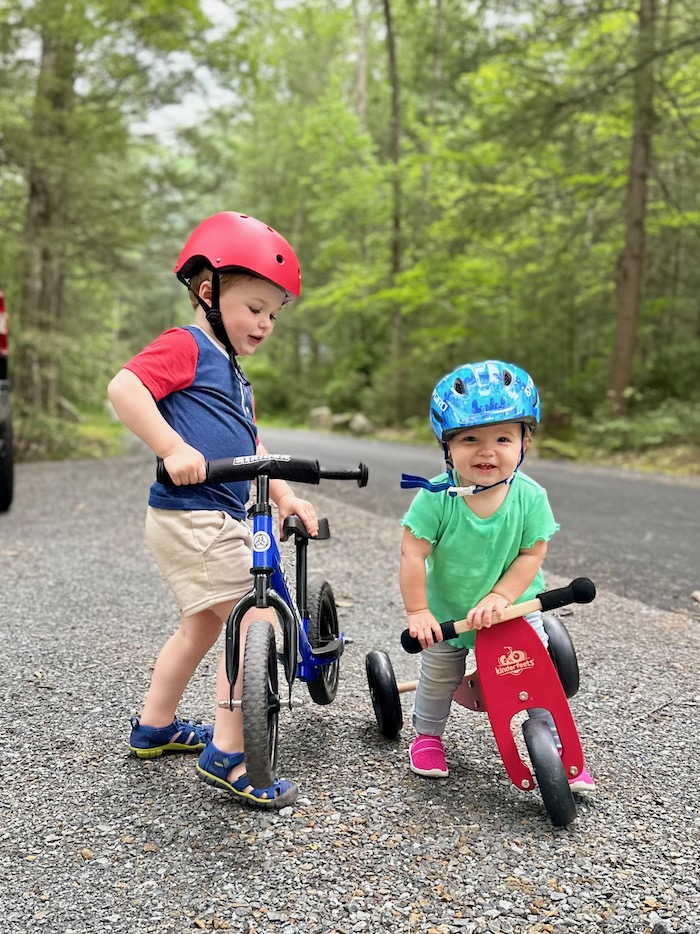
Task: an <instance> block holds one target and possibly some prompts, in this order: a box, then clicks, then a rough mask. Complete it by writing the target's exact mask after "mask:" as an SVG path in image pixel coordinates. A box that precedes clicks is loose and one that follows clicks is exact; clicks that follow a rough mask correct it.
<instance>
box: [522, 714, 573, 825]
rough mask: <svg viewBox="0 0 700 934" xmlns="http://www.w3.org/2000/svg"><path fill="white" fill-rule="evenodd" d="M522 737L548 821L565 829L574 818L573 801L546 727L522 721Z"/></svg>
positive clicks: (550, 732) (540, 721)
mask: <svg viewBox="0 0 700 934" xmlns="http://www.w3.org/2000/svg"><path fill="white" fill-rule="evenodd" d="M523 736H524V737H525V745H526V746H527V751H528V753H529V755H530V761H531V762H532V768H533V771H534V773H535V778H536V779H537V785H538V787H539V789H540V794H541V795H542V800H543V801H544V806H545V808H546V809H547V814H548V815H549V819H550V820H551V822H552V823H553V824H554V826H555V827H566V825H567V824H570V823H571V821H572V820H574V819H575V817H576V802H575V801H574V796H573V794H572V791H571V788H570V787H569V782H568V779H567V777H566V771H565V770H564V765H563V763H562V761H561V756H560V755H559V750H558V749H557V744H556V743H555V742H554V737H553V736H552V731H551V729H550V728H549V724H548V723H546V722H545V721H543V720H533V719H529V720H526V721H525V722H524V723H523Z"/></svg>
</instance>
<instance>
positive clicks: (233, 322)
mask: <svg viewBox="0 0 700 934" xmlns="http://www.w3.org/2000/svg"><path fill="white" fill-rule="evenodd" d="M199 294H200V295H201V297H202V298H203V299H204V300H205V301H206V302H211V283H210V282H203V283H202V285H201V287H200V291H199ZM283 302H284V292H283V291H282V289H278V288H277V286H276V285H273V284H272V283H271V282H267V281H266V280H265V279H257V278H254V277H252V276H237V277H236V278H235V279H234V280H233V281H232V282H230V283H229V284H227V285H226V286H222V289H221V296H220V300H219V308H220V309H221V320H222V322H223V325H224V327H225V328H226V333H227V334H228V338H229V340H230V341H231V344H232V345H233V347H234V349H235V351H236V354H237V355H238V356H239V357H248V356H250V355H251V354H254V353H255V351H256V350H257V349H258V347H259V346H260V345H261V344H262V342H263V341H264V340H266V339H267V338H268V337H269V336H270V334H272V331H273V329H274V327H275V319H276V316H277V313H278V312H279V310H280V308H281V307H282V304H283ZM203 316H204V313H203V312H202V317H203Z"/></svg>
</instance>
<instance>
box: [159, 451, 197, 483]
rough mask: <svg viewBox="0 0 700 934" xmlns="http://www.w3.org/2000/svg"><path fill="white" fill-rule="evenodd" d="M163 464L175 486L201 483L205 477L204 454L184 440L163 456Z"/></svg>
mask: <svg viewBox="0 0 700 934" xmlns="http://www.w3.org/2000/svg"><path fill="white" fill-rule="evenodd" d="M163 464H164V465H165V469H166V470H167V471H168V473H169V474H170V477H171V479H172V481H173V483H174V484H175V486H183V485H184V484H187V483H203V482H204V480H206V479H207V467H206V461H205V459H204V455H203V454H202V453H201V452H200V451H198V450H197V449H196V448H193V447H191V445H189V444H185V442H184V441H183V442H182V443H181V444H178V445H177V447H175V448H174V450H172V451H171V452H170V454H167V455H166V456H165V457H164V458H163Z"/></svg>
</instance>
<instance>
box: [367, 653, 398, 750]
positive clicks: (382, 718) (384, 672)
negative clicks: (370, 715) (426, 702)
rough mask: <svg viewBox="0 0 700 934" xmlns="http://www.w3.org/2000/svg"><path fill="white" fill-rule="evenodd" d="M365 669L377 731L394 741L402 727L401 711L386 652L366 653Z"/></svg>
mask: <svg viewBox="0 0 700 934" xmlns="http://www.w3.org/2000/svg"><path fill="white" fill-rule="evenodd" d="M365 669H366V671H367V683H368V684H369V694H370V697H371V699H372V706H373V707H374V715H375V717H376V718H377V726H378V727H379V731H380V733H381V734H382V736H384V737H385V738H386V739H396V737H397V736H398V735H399V733H400V732H401V727H402V726H403V711H402V710H401V698H400V696H399V688H398V685H397V684H396V675H395V674H394V669H393V667H392V664H391V659H390V658H389V656H388V655H387V653H386V652H380V651H376V650H375V651H373V652H368V653H367V656H366V657H365Z"/></svg>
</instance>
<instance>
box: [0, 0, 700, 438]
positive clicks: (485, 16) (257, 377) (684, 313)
mask: <svg viewBox="0 0 700 934" xmlns="http://www.w3.org/2000/svg"><path fill="white" fill-rule="evenodd" d="M656 6H657V12H658V17H659V29H658V31H657V32H658V49H657V55H656V57H655V60H654V77H655V81H656V90H655V94H656V97H655V112H656V125H655V128H654V134H653V140H652V155H653V173H652V177H651V178H650V180H649V197H648V202H649V203H648V221H647V254H646V263H645V282H644V295H643V302H642V307H641V314H640V319H639V324H638V328H637V333H636V335H635V351H636V353H635V369H634V374H633V382H632V386H631V387H630V400H631V404H632V412H631V417H630V419H628V420H626V421H625V423H620V424H615V423H611V422H609V421H608V420H607V419H606V417H605V415H604V414H603V413H604V411H605V400H606V387H607V384H608V375H609V374H608V369H609V360H610V353H611V346H612V340H613V334H614V332H615V324H616V314H617V296H616V284H617V276H618V264H619V257H620V253H621V249H622V246H623V242H624V234H625V216H624V198H625V188H626V184H627V178H628V171H629V170H628V162H629V153H630V140H631V133H632V116H633V105H634V99H633V95H634V83H633V82H634V71H635V59H634V50H635V47H636V39H637V28H638V19H637V15H636V13H637V2H636V0H623V2H621V3H618V4H615V5H610V4H602V5H601V4H599V3H593V2H588V0H581V2H579V3H576V4H564V3H561V2H559V0H517V2H513V0H508V2H506V0H494V2H493V3H491V4H489V5H488V10H482V8H481V7H479V6H478V5H469V4H460V3H443V4H436V3H434V2H433V0H392V13H393V20H394V24H395V28H396V39H397V57H398V68H399V84H400V87H399V90H400V100H401V127H400V129H401V138H400V142H401V147H400V148H401V152H400V159H399V163H398V166H395V165H394V164H393V162H392V160H391V158H390V130H391V123H390V100H391V95H390V87H389V79H388V68H387V54H386V45H385V24H384V20H383V16H382V11H381V5H377V4H372V3H369V2H367V0H358V2H357V3H354V4H337V3H334V2H331V0H293V2H284V3H281V2H277V0H258V2H257V3H252V2H250V0H225V2H222V3H219V4H218V11H219V12H221V11H222V10H227V12H228V16H227V15H225V14H224V15H218V16H217V19H216V22H211V23H210V22H209V21H208V19H207V16H206V14H205V12H203V10H207V9H209V7H208V6H207V5H202V6H200V4H199V3H198V2H195V0H178V2H175V3H172V2H166V0H148V2H145V3H141V4H131V5H129V4H124V2H123V0H95V2H92V0H86V2H84V3H79V4H65V3H62V2H59V0H30V2H24V0H23V2H20V0H5V2H4V3H3V4H2V8H1V9H0V126H2V136H1V137H0V194H1V195H2V196H1V197H0V226H1V227H2V230H3V237H2V238H0V283H2V286H3V287H4V289H5V293H6V297H7V299H8V304H9V305H10V308H11V314H12V309H13V308H17V307H18V306H19V303H20V301H21V297H22V293H23V289H22V275H23V271H24V268H25V264H26V262H27V256H28V254H29V251H30V249H31V246H32V244H31V243H28V242H26V238H25V229H26V221H27V217H28V213H27V212H28V207H29V195H30V192H31V190H32V188H31V186H32V184H33V183H32V181H31V179H32V178H35V176H34V175H33V174H32V173H35V172H36V171H37V170H39V169H40V170H41V171H42V172H43V176H42V177H43V178H45V179H47V180H48V181H49V182H51V183H52V184H53V185H54V192H55V197H57V198H60V200H61V207H62V211H63V217H64V220H63V222H62V224H61V226H60V229H55V228H54V227H51V226H49V227H48V228H47V230H46V231H45V236H46V243H47V245H49V246H51V245H55V244H57V243H58V245H59V246H60V250H58V251H57V253H58V254H59V255H60V262H61V264H62V269H61V274H62V277H63V279H62V281H63V283H64V284H65V290H66V311H65V313H64V314H63V316H62V317H61V318H60V320H58V321H56V322H55V325H54V326H53V327H52V329H51V330H48V331H47V330H42V329H37V328H36V325H35V323H34V322H30V321H23V320H21V318H20V317H19V316H18V315H17V314H15V315H14V316H13V317H12V318H11V328H12V331H11V340H12V354H13V361H12V366H13V370H14V372H15V375H16V377H17V378H18V383H21V384H22V386H26V387H27V389H26V392H27V398H26V399H22V400H20V413H21V414H20V419H19V422H20V427H19V429H18V431H19V434H20V436H22V434H23V433H24V432H26V433H27V435H26V437H27V450H29V449H32V446H34V447H36V444H38V440H37V439H38V438H39V436H40V435H41V432H42V431H44V432H45V433H46V434H47V436H51V437H52V438H53V437H54V436H55V444H53V442H52V450H62V451H66V452H68V451H69V450H71V449H72V446H73V449H75V450H78V449H80V443H81V442H80V440H79V437H78V432H77V430H76V429H75V427H74V426H73V427H71V426H69V427H67V428H64V426H63V421H62V419H64V418H65V416H66V411H67V410H68V409H70V407H77V408H78V409H79V410H80V411H88V412H98V411H100V407H101V405H102V403H103V400H104V388H105V386H106V383H107V381H108V379H109V377H110V375H111V374H112V373H113V372H115V371H116V370H117V369H118V368H119V367H120V366H121V365H122V363H123V362H124V361H125V360H126V359H127V358H128V357H129V356H130V355H131V354H132V353H134V352H136V351H138V350H139V349H140V347H141V346H143V345H144V344H145V343H147V342H149V341H150V340H152V339H153V337H155V336H156V335H157V334H158V333H159V332H160V331H162V330H164V329H165V328H167V327H170V326H173V325H175V324H184V323H189V322H190V321H191V317H192V313H191V307H190V305H189V303H188V300H187V296H186V294H185V291H184V289H183V288H182V286H180V285H179V284H178V283H177V281H176V279H175V277H174V276H173V274H172V268H173V265H174V262H175V259H176V258H177V256H178V254H179V251H180V249H181V247H182V244H183V243H184V240H185V238H186V236H187V234H188V233H189V231H190V230H191V229H192V227H193V226H194V225H195V224H196V223H197V222H199V221H200V220H201V219H202V218H203V217H205V216H207V215H208V214H210V213H213V212H214V211H218V210H222V209H232V210H241V211H244V212H247V213H251V214H253V215H255V216H258V217H260V218H262V219H264V220H266V221H267V222H268V223H270V224H272V225H273V226H275V227H276V228H277V229H279V230H280V231H281V232H282V233H283V234H284V235H285V236H287V237H288V239H289V240H290V241H291V242H292V244H293V245H294V247H295V249H296V250H297V252H298V254H299V257H300V260H301V266H302V274H303V293H302V298H301V300H300V301H299V302H295V303H294V304H293V305H291V306H289V307H287V308H285V309H284V310H283V311H282V313H281V315H280V317H279V323H278V326H277V328H276V333H275V336H274V337H273V339H272V340H271V341H270V342H269V343H268V344H266V345H265V347H264V348H263V349H262V350H261V351H260V352H259V353H258V354H256V356H255V358H253V359H248V360H245V361H244V366H245V369H246V372H247V373H248V375H249V377H250V378H251V380H252V382H253V385H254V388H255V394H256V405H257V411H258V415H259V417H261V418H265V417H280V416H283V417H285V418H288V419H290V420H293V421H303V420H304V419H305V418H306V416H307V414H308V411H309V409H310V408H312V407H313V406H315V405H320V404H327V405H330V406H331V407H332V408H333V409H334V411H336V412H341V411H348V410H357V409H362V410H363V411H364V412H365V413H366V414H367V415H368V416H369V417H370V418H371V419H372V420H373V421H374V422H375V423H376V424H379V425H383V426H390V427H394V428H398V429H399V430H409V431H415V430H416V425H421V424H422V422H423V420H425V421H426V423H427V418H426V410H427V400H428V398H429V395H430V390H431V388H432V386H433V385H434V383H435V382H436V380H437V379H439V378H440V376H442V375H443V374H444V373H445V372H447V371H448V370H449V369H451V368H453V367H454V366H456V365H458V364H460V363H463V362H465V361H466V360H475V359H479V358H485V357H501V358H503V359H506V360H511V361H513V362H515V363H519V364H520V365H522V366H525V367H526V368H527V369H528V370H529V371H530V372H531V373H532V375H533V376H534V378H535V380H536V382H537V383H538V386H539V388H540V391H541V393H542V396H543V400H544V407H545V412H547V411H549V412H550V413H559V414H561V413H571V420H570V425H571V429H570V430H567V432H560V433H559V434H558V435H557V437H556V439H554V436H545V437H544V438H543V442H542V443H543V446H546V445H545V440H547V439H548V440H547V443H549V444H559V445H560V451H561V452H564V451H566V452H568V454H571V453H572V451H578V452H581V451H585V452H587V453H588V454H589V455H590V454H592V453H595V452H598V454H600V453H601V452H605V453H606V454H609V455H610V456H613V455H616V454H618V453H619V452H620V451H621V450H623V449H626V448H630V447H635V448H636V447H638V446H639V444H640V441H639V439H640V437H643V438H645V439H646V440H645V442H644V446H646V447H649V446H650V445H653V446H656V447H658V445H659V444H664V443H667V442H669V441H670V442H672V443H675V439H676V438H678V440H679V441H683V438H684V437H685V435H684V432H686V433H687V434H688V436H689V439H690V440H689V442H688V443H690V444H695V443H696V440H694V439H695V434H694V431H695V429H694V428H693V422H692V418H690V419H687V422H688V424H687V425H685V427H683V426H684V421H683V420H682V418H681V414H682V413H681V408H680V406H681V402H682V406H683V407H684V409H685V408H687V411H688V412H690V411H692V410H693V408H695V409H698V408H699V406H698V402H700V384H698V381H697V377H696V374H697V372H698V368H699V367H700V305H699V304H698V298H697V296H698V295H700V267H699V266H698V264H697V262H696V254H697V220H698V217H699V216H700V175H699V173H700V160H698V158H697V148H698V147H697V140H698V139H700V96H699V95H698V90H697V89H698V87H700V60H699V58H698V56H697V47H698V45H700V15H699V14H698V12H697V10H696V9H695V7H694V6H693V5H692V4H677V3H670V2H667V0H659V2H658V3H657V5H656ZM49 14H50V15H49ZM47 35H48V36H50V38H51V39H52V41H54V42H56V43H58V44H59V46H60V47H61V48H62V49H64V50H73V51H74V53H75V61H74V69H73V70H72V72H70V75H71V80H70V81H69V82H68V84H69V87H66V88H64V89H63V90H64V91H69V92H70V93H68V94H67V95H66V96H65V100H66V101H67V102H68V103H67V105H66V106H65V107H63V108H58V110H56V111H54V112H52V113H50V114H48V117H50V118H52V119H49V121H48V122H46V121H47V114H46V113H44V112H42V110H41V108H38V109H37V104H36V101H37V91H38V90H39V74H38V59H37V58H36V56H35V55H32V54H27V53H26V52H25V51H22V50H27V49H32V48H38V47H39V43H40V41H41V37H42V36H44V37H45V36H47ZM204 66H206V67H204ZM217 87H218V88H222V89H224V90H225V91H226V95H225V96H224V95H223V94H219V93H214V89H215V88H217ZM222 100H223V103H222ZM231 101H233V103H231ZM169 103H178V104H179V105H180V110H179V113H180V115H182V114H183V113H184V112H185V111H186V112H187V116H188V121H187V123H188V125H187V126H186V127H184V128H181V129H179V130H178V129H177V128H175V127H171V126H169V125H168V124H167V120H166V119H164V118H163V119H160V120H159V121H156V122H155V123H153V124H150V126H151V127H152V126H153V125H157V126H159V132H158V134H157V135H154V134H153V132H152V129H149V128H148V127H147V126H144V123H143V121H144V119H145V118H146V117H148V116H149V115H157V114H158V113H159V108H161V107H163V106H164V105H166V104H169ZM161 113H163V112H162V111H161ZM396 197H398V198H399V202H398V205H397V204H396V203H395V202H394V199H395V198H396ZM397 206H398V208H400V211H399V212H398V216H399V217H400V230H399V231H398V235H399V238H398V246H399V268H398V271H397V269H395V268H393V267H392V262H394V261H395V258H396V257H395V256H394V257H393V258H392V244H393V242H394V241H395V240H396V236H397V231H396V230H395V229H394V227H393V224H394V219H395V217H396V216H397V211H396V210H395V208H396V207H397ZM37 373H39V374H41V375H42V380H43V379H44V377H45V380H44V383H46V385H48V386H49V387H50V388H51V389H52V393H51V399H50V400H49V399H48V398H44V396H47V395H48V393H47V391H46V385H44V387H43V388H42V390H41V392H39V393H38V396H37V398H36V399H32V398H30V397H29V392H30V390H31V388H32V385H33V383H32V374H37ZM20 377H21V379H20ZM42 380H39V379H37V385H38V384H39V383H40V382H42ZM22 391H23V392H24V391H25V390H24V389H23V390H22ZM22 406H25V407H26V408H25V409H23V408H22ZM35 407H38V411H36V412H35V411H34V408H35ZM664 413H665V414H664ZM645 418H646V422H644V419H645ZM47 419H48V421H47ZM53 419H58V420H59V421H58V423H54V421H52V420H53ZM642 428H644V430H643V431H642V430H641V429H642ZM651 439H657V440H653V441H652V440H651ZM658 439H662V440H661V441H659V440H658ZM561 445H565V446H566V447H564V448H562V447H561Z"/></svg>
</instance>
